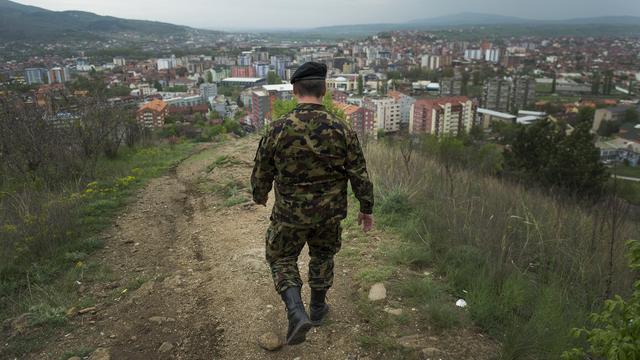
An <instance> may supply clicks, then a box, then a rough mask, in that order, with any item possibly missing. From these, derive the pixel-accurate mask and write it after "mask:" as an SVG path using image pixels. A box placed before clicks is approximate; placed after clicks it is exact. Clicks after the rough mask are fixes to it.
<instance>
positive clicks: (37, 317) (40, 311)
mask: <svg viewBox="0 0 640 360" xmlns="http://www.w3.org/2000/svg"><path fill="white" fill-rule="evenodd" d="M66 322H67V317H66V314H65V309H64V308H63V307H53V306H51V305H48V304H37V305H33V306H31V307H30V308H29V325H30V326H37V325H49V326H60V325H64V324H66Z"/></svg>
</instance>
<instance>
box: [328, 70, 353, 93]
mask: <svg viewBox="0 0 640 360" xmlns="http://www.w3.org/2000/svg"><path fill="white" fill-rule="evenodd" d="M327 89H328V90H340V91H345V92H355V91H358V75H357V74H342V75H339V76H337V77H334V78H329V79H327Z"/></svg>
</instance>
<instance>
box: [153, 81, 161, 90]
mask: <svg viewBox="0 0 640 360" xmlns="http://www.w3.org/2000/svg"><path fill="white" fill-rule="evenodd" d="M153 87H154V88H155V89H156V90H158V91H162V84H160V82H159V81H158V80H156V81H154V82H153Z"/></svg>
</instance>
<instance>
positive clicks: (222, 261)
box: [28, 137, 495, 360]
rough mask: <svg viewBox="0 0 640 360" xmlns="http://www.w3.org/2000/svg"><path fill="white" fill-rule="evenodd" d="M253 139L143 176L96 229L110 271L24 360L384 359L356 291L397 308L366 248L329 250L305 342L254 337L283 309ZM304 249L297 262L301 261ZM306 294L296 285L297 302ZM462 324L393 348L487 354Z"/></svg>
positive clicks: (278, 321) (442, 355)
mask: <svg viewBox="0 0 640 360" xmlns="http://www.w3.org/2000/svg"><path fill="white" fill-rule="evenodd" d="M256 146H257V139H256V138H255V137H249V138H244V139H237V140H229V141H227V142H224V143H222V144H218V145H211V146H209V147H208V148H207V149H206V150H204V151H203V152H200V153H198V154H196V155H193V156H192V157H190V158H189V159H187V160H185V161H183V162H182V163H181V164H180V165H179V166H177V167H176V168H174V169H172V171H170V172H169V173H168V174H167V175H166V176H163V177H160V178H157V179H155V180H152V181H151V182H150V183H149V184H148V185H147V186H146V187H145V188H144V189H143V190H142V191H141V192H140V193H139V194H138V195H137V198H135V199H134V201H132V203H131V205H130V206H129V207H128V208H127V209H126V210H125V211H124V212H123V214H122V215H121V216H119V217H118V218H117V220H116V221H115V224H114V226H113V228H112V229H111V230H109V231H107V232H106V233H105V234H103V237H104V238H105V240H106V247H105V248H104V249H103V250H100V251H99V252H98V253H96V254H95V255H94V256H95V257H96V258H99V259H101V262H103V263H104V264H106V265H107V267H108V268H110V269H112V274H111V276H109V280H108V281H105V282H102V283H99V284H94V285H91V287H90V288H87V289H84V290H83V291H86V292H90V293H92V294H93V296H94V297H95V299H96V303H97V304H96V305H95V306H92V307H89V308H84V309H80V308H77V309H75V308H74V309H70V310H69V314H68V315H69V317H70V318H71V319H72V320H71V322H72V326H71V327H70V330H69V331H68V332H67V331H65V333H64V334H61V335H60V336H59V337H56V338H51V339H50V340H51V343H50V344H49V345H48V346H46V347H45V348H44V350H42V351H40V352H38V353H34V354H31V355H30V356H29V357H28V358H31V359H43V358H46V359H60V358H64V355H63V354H65V353H67V352H68V351H69V350H70V349H78V348H88V349H91V355H89V358H90V359H93V360H95V359H378V358H379V359H386V358H389V357H388V356H387V355H386V354H385V352H384V351H383V350H381V349H380V348H379V347H375V348H372V347H367V346H365V345H363V341H362V339H363V338H366V337H367V336H369V335H371V332H372V331H373V330H372V326H371V319H370V317H369V318H367V317H364V316H362V311H361V310H362V309H361V308H360V307H359V306H358V305H357V304H358V302H359V301H362V298H363V297H362V294H363V293H364V294H367V295H369V297H370V299H367V296H366V295H365V296H364V298H365V301H372V302H374V301H375V302H376V303H377V304H379V305H376V306H378V308H379V309H378V310H379V313H380V314H384V316H390V315H388V314H394V312H396V314H400V311H401V310H400V309H401V308H402V306H401V304H395V307H394V308H389V307H388V306H386V303H385V302H386V301H387V299H386V293H385V291H383V290H384V288H383V287H381V286H380V285H377V286H376V289H374V290H373V291H372V292H371V293H370V292H369V288H368V286H367V288H366V289H363V288H362V285H361V284H360V283H359V282H358V280H357V276H356V274H357V273H358V271H359V269H360V268H361V267H363V266H365V265H368V264H367V263H366V259H367V258H366V256H362V257H359V258H360V259H361V260H363V261H358V258H356V259H353V258H351V259H350V261H341V258H340V257H339V258H338V261H337V264H336V271H335V272H336V279H335V285H334V288H333V289H332V291H331V293H330V296H329V301H330V303H331V305H332V313H331V314H330V318H329V321H328V322H327V324H326V325H325V326H323V327H320V328H316V329H313V330H312V331H311V332H310V333H309V334H308V336H307V339H308V341H307V342H305V343H304V344H302V345H298V346H292V347H286V346H285V347H283V348H282V349H280V350H278V351H274V352H269V351H266V350H264V349H262V348H261V347H260V346H259V345H258V339H259V337H260V336H261V335H264V334H266V333H270V332H272V333H275V334H277V335H278V336H279V337H280V338H282V337H283V336H284V332H285V331H286V317H285V312H284V306H283V304H282V302H281V300H280V298H279V296H278V295H277V294H276V293H275V291H274V289H273V284H272V282H271V277H270V274H269V270H268V266H267V264H266V262H265V260H264V233H265V230H266V228H267V226H268V223H269V213H270V208H271V205H272V204H273V197H271V199H270V201H269V204H268V206H267V207H266V208H265V207H262V206H255V205H253V204H251V202H250V201H249V199H250V197H249V191H248V186H249V176H250V172H251V166H252V159H253V155H254V153H255V148H256ZM350 231H352V232H354V233H355V232H356V231H359V230H356V229H352V230H350ZM357 236H358V237H359V238H360V239H361V240H364V241H367V237H368V236H370V237H372V242H371V243H372V244H375V243H376V240H374V239H373V237H376V238H377V239H378V240H380V236H384V233H382V232H380V231H375V232H374V233H373V234H372V235H363V234H362V233H361V232H359V233H358V235H357ZM346 238H348V236H347V237H346ZM345 241H348V240H347V239H345ZM343 248H344V247H343ZM367 248H369V249H370V251H374V250H375V246H373V245H368V246H367ZM359 251H360V250H359ZM363 251H364V252H363V253H362V254H364V255H366V254H365V252H366V251H369V250H366V249H365V250H363ZM304 252H305V254H304V256H302V257H301V258H300V263H299V265H300V268H301V269H304V268H305V266H306V264H308V256H307V255H306V250H305V251H304ZM362 254H360V255H362ZM341 256H342V255H341ZM345 256H346V254H345ZM303 274H304V275H305V276H306V271H304V272H303ZM132 283H133V284H134V285H135V286H132V285H131V284H132ZM127 284H129V285H127ZM124 289H129V290H124ZM308 293H309V291H308V288H307V287H305V288H304V289H303V296H304V298H305V301H307V299H308ZM385 306H386V312H385V311H383V308H385ZM396 307H397V308H398V309H396ZM381 316H382V315H381ZM462 334H463V335H462V336H464V337H465V338H464V339H460V336H453V335H452V336H434V335H433V334H430V333H428V332H424V333H421V332H416V333H413V334H411V333H409V334H406V333H405V334H398V335H397V336H398V337H399V339H397V340H398V341H397V343H398V344H400V346H405V347H406V348H408V349H409V352H401V354H411V356H412V357H414V358H415V357H417V358H425V359H427V358H433V359H461V358H467V359H488V358H491V356H492V355H493V354H492V352H494V351H495V346H494V344H493V343H492V342H491V341H488V340H484V339H483V338H482V336H481V335H479V334H477V333H476V332H474V331H470V330H465V331H464V332H463V333H462ZM407 356H408V355H407Z"/></svg>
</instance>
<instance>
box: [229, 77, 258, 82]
mask: <svg viewBox="0 0 640 360" xmlns="http://www.w3.org/2000/svg"><path fill="white" fill-rule="evenodd" d="M260 80H264V79H263V78H251V77H230V78H226V79H222V81H227V82H258V81H260Z"/></svg>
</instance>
